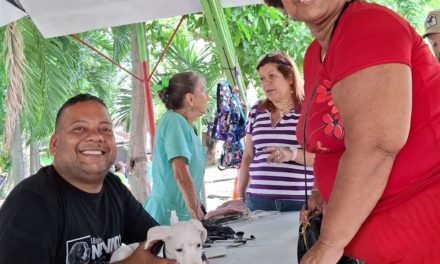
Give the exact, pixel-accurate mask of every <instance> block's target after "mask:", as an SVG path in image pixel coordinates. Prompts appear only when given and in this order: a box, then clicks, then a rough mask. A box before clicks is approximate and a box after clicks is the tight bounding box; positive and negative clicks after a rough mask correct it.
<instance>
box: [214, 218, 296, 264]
mask: <svg viewBox="0 0 440 264" xmlns="http://www.w3.org/2000/svg"><path fill="white" fill-rule="evenodd" d="M229 226H230V227H232V228H233V229H234V230H235V231H236V232H238V231H243V232H244V237H246V238H247V237H249V236H250V235H254V236H255V240H249V241H247V243H246V244H244V245H241V246H238V247H227V248H226V255H225V256H223V257H218V258H212V259H210V260H209V263H210V264H243V263H246V264H247V263H252V264H272V263H276V264H296V263H298V262H297V256H296V246H297V241H298V227H299V213H298V212H286V213H279V214H276V215H270V216H264V217H261V218H258V219H256V220H246V221H242V222H236V223H232V224H229ZM208 251H209V249H208Z"/></svg>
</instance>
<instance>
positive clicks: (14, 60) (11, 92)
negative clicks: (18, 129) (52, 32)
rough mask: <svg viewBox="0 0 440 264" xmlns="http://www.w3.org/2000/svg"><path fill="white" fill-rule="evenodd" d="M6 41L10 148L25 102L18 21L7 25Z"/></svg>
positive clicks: (7, 140) (7, 139)
mask: <svg viewBox="0 0 440 264" xmlns="http://www.w3.org/2000/svg"><path fill="white" fill-rule="evenodd" d="M4 43H5V49H6V56H5V61H6V69H7V71H8V75H9V83H8V90H7V94H6V120H5V133H4V148H5V150H9V148H10V146H11V141H12V137H13V133H14V129H15V126H16V124H17V122H18V118H19V114H20V112H21V110H22V107H23V102H24V93H23V82H24V66H25V57H24V48H23V36H22V34H21V31H20V28H19V26H18V24H17V23H16V22H14V23H10V24H9V25H7V27H6V31H5V42H4Z"/></svg>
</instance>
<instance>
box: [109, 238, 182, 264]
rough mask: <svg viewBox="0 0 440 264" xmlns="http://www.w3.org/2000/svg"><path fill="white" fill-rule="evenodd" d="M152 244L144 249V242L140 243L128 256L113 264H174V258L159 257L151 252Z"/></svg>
mask: <svg viewBox="0 0 440 264" xmlns="http://www.w3.org/2000/svg"><path fill="white" fill-rule="evenodd" d="M153 246H154V244H150V247H149V248H148V249H144V244H143V243H141V244H140V245H139V247H138V248H137V249H136V250H135V251H134V252H133V254H132V255H131V256H130V257H128V258H126V259H125V260H122V261H118V262H115V264H116V263H118V264H141V263H142V264H176V261H175V260H171V259H164V258H160V257H157V256H156V255H155V254H153V253H152V252H151V251H152V247H153Z"/></svg>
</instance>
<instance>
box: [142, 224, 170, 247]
mask: <svg viewBox="0 0 440 264" xmlns="http://www.w3.org/2000/svg"><path fill="white" fill-rule="evenodd" d="M170 237H171V227H169V226H155V227H152V228H150V229H149V230H148V233H147V243H145V247H144V248H145V249H147V248H148V247H149V246H150V243H151V242H153V241H158V240H162V241H165V240H167V239H168V238H170Z"/></svg>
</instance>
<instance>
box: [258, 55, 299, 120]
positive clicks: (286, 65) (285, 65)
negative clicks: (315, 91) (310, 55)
mask: <svg viewBox="0 0 440 264" xmlns="http://www.w3.org/2000/svg"><path fill="white" fill-rule="evenodd" d="M268 63H274V64H276V65H277V70H278V71H279V72H281V74H282V75H283V77H284V79H289V78H292V79H293V84H292V86H291V89H292V100H293V103H294V104H295V105H297V104H300V103H301V102H302V100H303V99H304V82H303V80H302V78H301V76H300V73H299V71H298V68H297V67H296V64H295V62H293V60H292V58H290V57H289V55H287V54H284V53H282V52H274V53H269V54H266V55H264V56H263V57H262V58H261V59H260V60H259V61H258V64H257V67H256V68H257V71H258V70H259V69H260V68H261V67H263V66H264V65H266V64H268ZM262 103H263V105H264V106H265V108H266V109H268V110H269V111H271V112H272V111H273V110H274V109H275V105H274V104H273V103H272V102H271V101H270V100H269V99H266V100H264V101H263V102H262Z"/></svg>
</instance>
